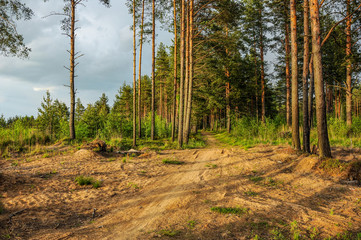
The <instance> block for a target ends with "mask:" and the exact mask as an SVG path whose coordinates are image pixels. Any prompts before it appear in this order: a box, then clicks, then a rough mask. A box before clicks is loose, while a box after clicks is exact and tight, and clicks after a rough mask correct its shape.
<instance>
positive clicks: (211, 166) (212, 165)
mask: <svg viewBox="0 0 361 240" xmlns="http://www.w3.org/2000/svg"><path fill="white" fill-rule="evenodd" d="M206 167H207V168H217V167H218V166H217V165H216V164H207V165H206Z"/></svg>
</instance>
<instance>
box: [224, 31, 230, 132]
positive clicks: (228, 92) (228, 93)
mask: <svg viewBox="0 0 361 240" xmlns="http://www.w3.org/2000/svg"><path fill="white" fill-rule="evenodd" d="M226 37H228V28H226ZM226 57H228V49H226ZM225 74H226V79H227V82H226V104H227V108H226V119H227V124H226V127H227V132H228V133H230V132H231V105H230V99H229V95H230V91H231V89H230V84H229V76H230V74H229V70H228V66H226V73H225Z"/></svg>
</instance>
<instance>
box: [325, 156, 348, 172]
mask: <svg viewBox="0 0 361 240" xmlns="http://www.w3.org/2000/svg"><path fill="white" fill-rule="evenodd" d="M348 166H349V163H347V162H343V161H340V160H339V159H335V158H327V159H323V160H322V162H321V163H320V165H319V167H320V168H321V169H324V170H326V171H336V172H343V171H345V170H346V169H347V168H348Z"/></svg>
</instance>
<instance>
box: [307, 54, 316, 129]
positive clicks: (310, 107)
mask: <svg viewBox="0 0 361 240" xmlns="http://www.w3.org/2000/svg"><path fill="white" fill-rule="evenodd" d="M309 71H310V86H309V89H308V126H309V127H310V128H312V124H313V122H312V121H313V95H314V93H315V88H314V87H315V81H314V77H313V59H312V58H311V60H310V63H309Z"/></svg>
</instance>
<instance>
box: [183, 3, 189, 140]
mask: <svg viewBox="0 0 361 240" xmlns="http://www.w3.org/2000/svg"><path fill="white" fill-rule="evenodd" d="M186 4H187V7H186V19H185V21H186V33H185V35H186V36H185V38H186V40H185V55H186V59H185V79H184V116H183V118H184V119H183V124H184V126H183V142H184V143H186V139H185V138H186V135H187V134H186V132H187V103H188V90H189V1H187V2H186Z"/></svg>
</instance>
